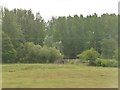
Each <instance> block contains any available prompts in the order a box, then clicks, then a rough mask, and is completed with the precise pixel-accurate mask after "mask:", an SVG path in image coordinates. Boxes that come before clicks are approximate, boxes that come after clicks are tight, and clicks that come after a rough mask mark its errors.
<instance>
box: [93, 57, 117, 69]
mask: <svg viewBox="0 0 120 90" xmlns="http://www.w3.org/2000/svg"><path fill="white" fill-rule="evenodd" d="M95 64H96V66H103V67H117V66H118V62H117V61H116V60H113V59H100V58H98V59H96V61H95Z"/></svg>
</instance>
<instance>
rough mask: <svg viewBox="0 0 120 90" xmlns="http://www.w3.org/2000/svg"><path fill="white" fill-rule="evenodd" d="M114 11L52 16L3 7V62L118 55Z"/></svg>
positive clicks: (114, 56)
mask: <svg viewBox="0 0 120 90" xmlns="http://www.w3.org/2000/svg"><path fill="white" fill-rule="evenodd" d="M117 41H118V15H115V14H107V13H106V14H103V15H101V16H98V15H97V14H96V13H94V14H92V15H88V16H86V17H84V16H83V15H74V16H59V17H52V19H51V20H49V21H48V22H45V21H44V19H43V18H42V17H41V15H40V13H39V12H38V13H36V15H35V14H33V13H32V10H23V9H14V10H8V9H7V8H4V9H3V14H2V58H3V61H2V62H3V63H53V62H54V61H55V60H58V59H77V58H79V59H81V60H84V59H86V60H90V61H92V62H91V63H93V61H95V60H96V59H97V61H98V62H97V63H99V64H100V60H101V59H102V61H104V62H105V60H109V61H110V63H111V62H112V63H113V62H114V61H115V60H117V59H118V46H117V45H118V44H117V43H118V42H117Z"/></svg>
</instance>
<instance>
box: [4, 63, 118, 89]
mask: <svg viewBox="0 0 120 90" xmlns="http://www.w3.org/2000/svg"><path fill="white" fill-rule="evenodd" d="M2 70H3V71H2V79H3V80H2V87H3V88H117V87H118V69H117V68H114V67H95V66H87V65H84V64H3V65H2Z"/></svg>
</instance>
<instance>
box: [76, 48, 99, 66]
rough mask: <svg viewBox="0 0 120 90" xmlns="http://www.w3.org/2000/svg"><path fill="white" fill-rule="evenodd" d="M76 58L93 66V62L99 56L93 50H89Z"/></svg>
mask: <svg viewBox="0 0 120 90" xmlns="http://www.w3.org/2000/svg"><path fill="white" fill-rule="evenodd" d="M77 56H78V58H80V59H84V60H89V63H90V64H93V63H94V61H95V60H96V59H97V58H98V57H99V56H100V54H99V53H98V52H97V51H96V50H95V49H94V48H91V49H89V50H86V51H83V52H82V53H81V54H79V55H77Z"/></svg>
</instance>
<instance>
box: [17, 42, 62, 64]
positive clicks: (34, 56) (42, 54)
mask: <svg viewBox="0 0 120 90" xmlns="http://www.w3.org/2000/svg"><path fill="white" fill-rule="evenodd" d="M22 48H23V49H21V48H20V49H21V50H20V49H19V51H20V53H23V55H21V58H20V60H19V62H24V63H46V62H50V63H53V62H54V61H55V60H57V59H62V58H63V55H62V54H61V53H60V51H59V50H57V49H56V48H54V47H47V46H43V47H42V46H40V45H35V44H34V43H32V42H26V43H25V44H24V46H22Z"/></svg>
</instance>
